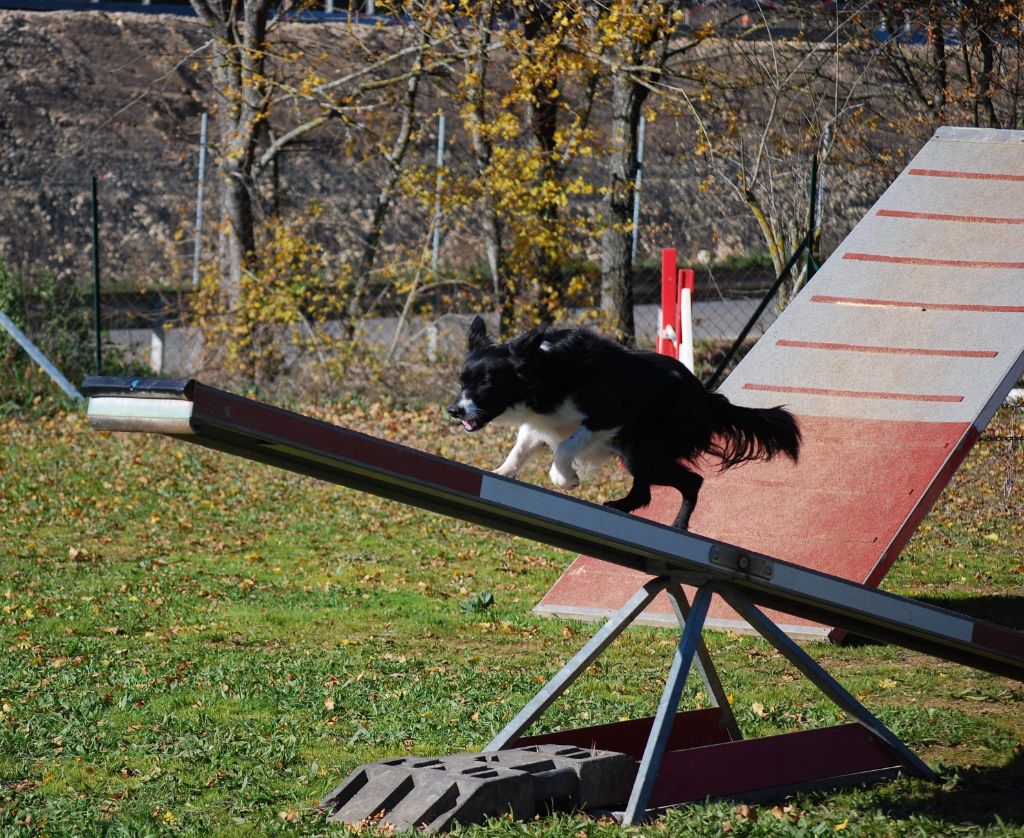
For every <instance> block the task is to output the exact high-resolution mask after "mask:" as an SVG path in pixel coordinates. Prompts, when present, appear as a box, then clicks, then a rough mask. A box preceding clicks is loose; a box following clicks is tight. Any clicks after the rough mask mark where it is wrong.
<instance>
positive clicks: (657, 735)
mask: <svg viewBox="0 0 1024 838" xmlns="http://www.w3.org/2000/svg"><path fill="white" fill-rule="evenodd" d="M661 591H665V593H666V594H667V595H668V596H669V598H670V600H671V602H672V605H673V610H674V611H675V614H676V617H677V618H678V620H679V624H680V627H681V629H682V631H681V635H680V639H679V644H678V646H677V647H676V650H675V654H674V656H673V659H672V666H671V668H670V670H669V674H668V677H667V679H666V682H665V687H664V690H663V691H662V695H661V699H660V701H659V703H658V709H657V712H656V714H655V716H654V719H653V723H652V725H651V729H650V734H649V736H648V739H647V744H646V747H645V748H644V753H643V756H642V758H641V760H640V765H639V769H638V771H637V776H636V780H635V781H634V785H633V788H632V791H631V793H630V797H629V801H628V803H627V804H626V808H625V810H624V811H623V812H622V823H623V824H625V825H636V824H639V823H642V822H643V821H644V819H645V818H646V817H647V814H648V802H649V801H650V799H651V792H652V791H653V789H654V785H655V781H656V780H657V779H658V774H659V771H660V769H661V765H662V759H663V757H664V756H665V752H666V745H667V743H668V740H669V735H670V732H671V730H672V724H673V722H674V720H675V717H676V713H677V711H678V706H679V699H680V697H681V695H682V692H683V688H684V687H685V685H686V680H687V677H688V676H689V673H690V670H691V668H693V667H694V665H696V669H697V670H698V672H699V674H700V677H701V679H702V681H703V683H704V687H705V690H706V691H707V695H708V697H709V699H710V700H711V701H712V702H713V703H714V704H715V705H716V706H717V707H718V708H719V710H720V712H721V721H720V724H721V725H722V727H723V728H724V729H725V730H726V731H727V732H728V735H729V739H730V741H733V742H738V741H739V740H741V739H742V738H743V737H742V734H741V732H740V730H739V727H738V725H737V723H736V719H735V717H734V715H733V713H732V710H731V708H730V707H729V703H728V700H727V698H726V695H725V691H724V689H723V687H722V683H721V681H720V679H719V678H718V673H717V671H716V669H715V666H714V663H713V662H712V660H711V656H710V654H709V652H708V650H707V647H706V645H705V644H704V641H703V638H702V633H703V630H704V623H705V619H706V618H707V613H708V607H709V606H710V604H711V597H712V595H714V594H716V593H717V594H719V595H720V596H722V597H723V598H724V599H725V600H727V601H728V603H729V604H730V605H731V606H732V607H733V608H734V609H736V611H737V612H738V613H739V614H741V615H742V616H743V618H744V619H745V620H747V622H748V623H749V624H750V625H751V626H752V627H753V628H754V629H756V630H757V632H758V633H759V634H760V635H761V636H762V637H764V638H765V640H767V641H768V642H769V643H771V644H772V646H774V647H775V648H776V649H777V650H778V651H779V652H780V653H781V654H782V655H783V656H784V657H785V658H786V659H787V660H788V661H789V662H790V663H791V664H793V666H795V667H796V668H797V669H798V670H799V671H800V672H801V673H802V674H803V675H804V676H805V677H806V678H808V679H809V680H810V681H811V683H813V684H814V685H815V686H816V687H818V689H819V690H821V692H822V693H823V694H824V695H825V696H827V697H828V698H829V699H831V700H832V701H833V702H834V703H835V704H836V705H837V706H838V707H839V708H840V709H841V710H842V711H843V712H844V713H846V714H847V715H848V716H849V717H850V718H851V719H852V720H853V721H855V722H857V723H859V724H860V725H861V726H862V727H864V728H865V729H866V730H867V731H868V732H869V733H870V734H871V735H872V736H874V737H875V738H877V739H878V740H880V741H881V742H882V743H884V745H885V746H886V747H888V748H889V750H890V751H891V752H892V754H893V756H894V757H895V758H896V759H897V760H898V761H899V763H900V764H901V765H902V766H903V767H904V768H905V769H906V770H907V771H908V772H910V773H911V774H914V775H916V776H918V777H922V778H925V779H928V780H935V779H937V775H936V774H935V772H934V771H932V770H931V769H930V768H929V767H928V766H927V765H926V764H925V763H924V762H923V761H922V760H921V759H920V757H918V756H917V754H915V753H914V752H913V751H911V750H910V749H909V748H908V747H907V746H906V745H905V744H904V743H903V742H902V741H901V740H900V739H899V737H897V736H896V734H894V733H893V732H892V731H891V730H889V728H887V727H886V726H885V725H884V724H882V722H881V721H879V720H878V719H877V718H876V717H875V716H874V715H872V713H871V712H870V711H869V710H868V709H867V708H866V707H864V705H863V704H861V703H860V702H859V701H858V700H857V699H856V698H854V696H853V695H852V694H851V693H850V692H848V691H847V690H846V689H845V688H844V687H843V686H842V685H841V684H839V682H838V681H836V680H835V679H834V678H833V677H832V676H831V675H829V674H828V673H827V672H826V671H825V670H824V669H823V668H822V667H821V666H820V665H819V664H818V663H817V662H816V661H815V660H813V659H812V658H811V657H810V655H808V654H807V653H806V652H805V651H804V650H803V649H801V648H800V647H799V646H798V645H797V644H796V643H795V642H794V641H793V640H791V639H790V638H789V637H788V636H787V635H786V634H785V632H783V631H782V630H781V629H780V628H779V627H778V626H776V625H775V624H774V623H773V622H772V621H771V620H770V619H769V618H768V617H766V616H765V615H764V614H763V613H762V612H761V611H760V610H759V609H758V608H757V607H756V606H755V605H754V604H753V603H752V602H751V601H750V600H749V599H747V598H746V597H745V596H744V595H743V594H742V593H741V592H740V591H738V590H737V589H736V588H734V587H732V586H729V585H725V584H721V583H713V582H705V583H703V584H701V585H699V586H698V587H697V591H696V594H695V595H694V598H693V602H692V604H691V603H689V602H688V600H687V597H686V594H685V593H684V591H683V588H682V586H681V585H680V584H679V582H678V581H676V580H675V579H673V578H672V577H671V576H660V577H657V578H655V579H652V580H651V581H649V582H647V584H645V585H644V586H643V587H641V588H639V589H638V590H637V591H636V593H634V594H633V596H632V597H630V599H629V600H628V601H627V602H626V604H625V605H623V606H622V608H620V609H619V610H618V611H617V612H616V613H615V614H614V615H613V616H612V617H611V618H609V620H608V621H607V622H606V623H604V625H603V626H602V627H601V628H600V629H599V630H598V631H597V633H596V634H594V636H593V637H591V639H590V640H589V641H587V643H586V644H585V645H584V646H583V647H582V648H581V649H580V650H579V651H578V652H577V653H576V654H575V655H574V656H573V657H572V659H571V660H569V661H568V662H567V663H566V664H565V666H563V667H562V668H561V669H560V670H559V671H558V672H557V673H556V674H555V675H554V676H553V677H552V678H551V679H550V680H549V681H548V682H547V684H545V685H544V686H543V687H542V688H541V689H540V690H539V691H538V692H537V694H536V695H535V696H534V697H533V698H532V699H530V701H528V702H527V703H526V705H525V706H524V707H523V709H522V710H521V711H520V712H519V713H517V714H516V716H515V717H514V718H513V719H512V720H511V721H510V722H509V723H508V724H507V725H506V726H505V727H504V728H503V729H502V730H501V732H500V733H498V735H497V736H495V737H494V739H492V740H491V742H490V743H489V744H488V745H487V747H486V748H485V749H484V750H485V751H498V750H503V749H506V748H511V747H514V746H515V744H516V742H517V741H518V740H519V738H520V737H521V736H522V735H523V734H524V733H525V732H526V730H527V729H528V728H529V727H530V725H532V724H533V723H534V722H535V721H536V720H537V719H538V718H539V717H540V716H541V715H542V714H543V713H544V711H545V710H547V708H548V707H550V706H551V705H552V704H553V703H554V702H555V701H556V700H557V699H558V698H559V696H561V695H562V693H564V692H565V690H566V689H567V688H568V687H569V686H570V685H571V684H572V683H573V682H574V681H575V680H576V679H577V678H578V677H579V676H580V675H581V674H582V673H583V672H584V671H585V670H586V668H587V667H588V666H590V664H591V663H593V662H594V661H595V660H596V659H597V658H598V657H600V655H601V654H602V653H603V652H604V651H605V649H607V648H608V646H609V645H611V643H612V641H613V640H615V638H616V637H618V636H619V635H620V634H621V633H622V631H623V630H624V629H625V628H627V627H628V626H629V625H630V623H632V622H633V621H634V620H635V619H636V618H637V617H638V616H639V615H640V613H641V612H642V611H643V610H644V609H645V608H646V607H647V606H648V605H649V604H650V602H651V600H653V599H654V597H655V596H657V595H658V594H659V593H660V592H661Z"/></svg>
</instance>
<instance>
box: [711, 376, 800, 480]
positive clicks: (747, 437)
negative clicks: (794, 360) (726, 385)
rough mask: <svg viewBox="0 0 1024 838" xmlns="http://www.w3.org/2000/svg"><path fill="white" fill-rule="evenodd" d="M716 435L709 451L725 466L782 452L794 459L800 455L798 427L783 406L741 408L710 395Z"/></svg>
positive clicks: (791, 415)
mask: <svg viewBox="0 0 1024 838" xmlns="http://www.w3.org/2000/svg"><path fill="white" fill-rule="evenodd" d="M711 399H712V413H713V415H714V418H715V420H716V421H715V424H716V428H715V436H714V438H713V440H712V444H711V449H710V451H709V453H711V454H714V455H715V456H716V457H718V458H719V459H720V460H721V461H722V468H723V469H727V468H730V467H731V466H735V465H739V464H740V463H746V462H750V461H751V460H770V459H772V458H773V457H775V456H777V455H778V454H785V455H786V456H788V457H789V458H790V459H792V460H793V462H796V461H797V457H798V456H799V454H800V426H799V425H798V424H797V421H796V419H794V418H793V414H792V413H790V412H789V411H788V410H786V409H785V408H783V407H740V406H739V405H735V404H733V403H732V402H730V401H729V400H728V399H727V398H726V397H725V396H722V395H720V394H718V393H713V394H711Z"/></svg>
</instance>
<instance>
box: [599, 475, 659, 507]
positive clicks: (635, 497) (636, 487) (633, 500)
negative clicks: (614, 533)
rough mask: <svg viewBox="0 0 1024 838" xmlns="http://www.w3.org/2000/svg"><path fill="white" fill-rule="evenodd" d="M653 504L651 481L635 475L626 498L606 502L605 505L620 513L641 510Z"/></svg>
mask: <svg viewBox="0 0 1024 838" xmlns="http://www.w3.org/2000/svg"><path fill="white" fill-rule="evenodd" d="M650 502H651V484H650V481H648V480H645V479H642V478H639V477H637V475H635V474H634V475H633V485H632V486H631V487H630V489H629V491H628V492H626V494H625V496H624V497H621V498H618V499H616V500H606V501H605V502H604V505H605V506H607V507H609V508H610V509H617V510H619V512H633V511H634V510H637V509H641V508H642V507H644V506H647V504H649V503H650Z"/></svg>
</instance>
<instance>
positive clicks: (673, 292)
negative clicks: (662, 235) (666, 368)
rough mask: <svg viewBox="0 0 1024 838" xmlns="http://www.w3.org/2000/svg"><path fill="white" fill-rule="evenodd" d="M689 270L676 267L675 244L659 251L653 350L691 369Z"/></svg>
mask: <svg viewBox="0 0 1024 838" xmlns="http://www.w3.org/2000/svg"><path fill="white" fill-rule="evenodd" d="M693 281H694V275H693V270H692V269H690V268H678V267H676V251H675V248H671V247H666V248H664V249H663V250H662V251H661V322H660V324H659V327H658V338H657V343H656V348H657V351H658V352H660V353H661V354H662V355H670V356H671V357H673V358H675V359H676V360H678V361H681V362H682V363H683V364H685V365H686V367H687V369H689V370H690V371H691V372H693Z"/></svg>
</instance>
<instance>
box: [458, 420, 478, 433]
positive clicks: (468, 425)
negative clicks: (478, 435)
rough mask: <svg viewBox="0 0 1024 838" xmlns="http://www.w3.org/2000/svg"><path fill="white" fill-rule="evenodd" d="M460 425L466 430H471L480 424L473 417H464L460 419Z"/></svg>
mask: <svg viewBox="0 0 1024 838" xmlns="http://www.w3.org/2000/svg"><path fill="white" fill-rule="evenodd" d="M462 427H464V428H465V429H466V430H467V431H470V432H472V431H475V430H477V429H478V428H479V427H480V425H479V423H478V422H477V420H476V419H475V418H466V419H463V420H462Z"/></svg>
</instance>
